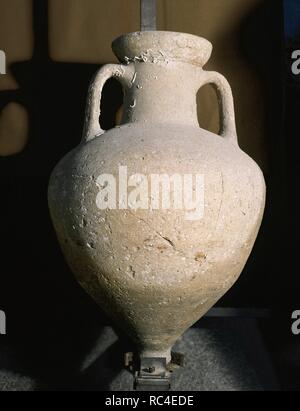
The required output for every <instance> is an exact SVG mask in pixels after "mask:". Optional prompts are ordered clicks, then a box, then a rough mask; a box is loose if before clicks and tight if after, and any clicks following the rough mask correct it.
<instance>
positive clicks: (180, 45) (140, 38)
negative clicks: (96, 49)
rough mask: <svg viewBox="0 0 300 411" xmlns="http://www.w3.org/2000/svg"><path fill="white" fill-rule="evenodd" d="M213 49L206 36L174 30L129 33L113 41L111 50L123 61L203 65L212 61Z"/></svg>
mask: <svg viewBox="0 0 300 411" xmlns="http://www.w3.org/2000/svg"><path fill="white" fill-rule="evenodd" d="M212 48H213V47H212V44H211V43H210V42H209V41H208V40H206V39H205V38H203V37H199V36H195V35H193V34H187V33H177V32H171V31H142V32H134V33H128V34H124V35H122V36H120V37H118V38H117V39H116V40H114V41H113V43H112V49H113V51H114V53H115V55H116V56H117V57H118V59H119V60H120V61H121V62H122V63H128V62H131V61H141V62H150V63H156V62H168V61H181V62H185V63H190V64H195V65H197V66H200V67H203V66H204V65H205V64H206V63H207V61H208V60H209V58H210V56H211V53H212Z"/></svg>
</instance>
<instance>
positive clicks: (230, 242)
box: [49, 32, 265, 356]
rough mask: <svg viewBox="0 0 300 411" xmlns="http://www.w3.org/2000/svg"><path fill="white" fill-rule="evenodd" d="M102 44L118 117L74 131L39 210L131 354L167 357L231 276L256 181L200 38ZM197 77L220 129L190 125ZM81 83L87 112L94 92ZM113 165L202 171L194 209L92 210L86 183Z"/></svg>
mask: <svg viewBox="0 0 300 411" xmlns="http://www.w3.org/2000/svg"><path fill="white" fill-rule="evenodd" d="M150 46H151V53H150V52H149V49H150ZM171 46H172V47H171ZM114 50H116V54H117V55H118V57H119V59H120V60H121V61H123V62H126V64H125V65H119V66H116V68H115V70H114V71H112V75H115V76H116V77H117V78H119V79H120V80H121V81H122V83H123V85H124V92H125V98H124V101H125V110H124V118H123V122H122V125H121V126H119V127H116V128H114V129H113V130H110V131H107V132H105V133H102V134H101V130H100V132H99V133H98V134H99V135H98V136H95V137H94V138H91V136H89V137H88V138H85V137H84V139H83V142H82V144H80V145H79V146H78V147H76V148H75V149H74V150H73V151H72V152H70V153H69V154H68V155H67V156H66V157H65V158H64V159H63V160H62V161H61V162H60V163H59V164H58V166H57V167H56V169H55V170H54V172H53V175H52V178H51V182H50V187H49V205H50V211H51V215H52V219H53V222H54V225H55V228H56V231H57V234H58V238H59V241H60V244H61V246H62V249H63V251H64V253H65V256H66V258H67V261H68V263H69V265H70V267H71V269H72V270H73V272H74V273H75V274H76V276H77V279H78V281H79V282H80V284H81V285H82V286H83V287H84V288H85V289H86V290H87V292H88V293H89V294H90V295H91V296H92V297H93V298H94V299H95V300H96V301H97V302H98V303H99V305H100V306H101V307H102V308H103V309H104V310H105V311H106V312H107V313H108V314H109V315H110V316H111V317H112V318H113V320H114V321H115V322H116V323H117V324H118V325H119V326H120V327H122V328H123V329H124V330H125V331H126V332H127V333H128V334H129V335H130V336H131V337H132V339H133V340H134V341H135V342H136V344H137V346H138V347H139V349H140V351H141V352H142V353H143V355H167V356H168V353H169V350H170V348H171V347H172V345H173V344H174V343H175V341H176V340H177V338H178V337H179V336H180V335H181V334H182V333H183V332H184V331H185V330H186V329H187V328H188V327H190V326H191V325H192V324H193V323H194V322H195V321H197V320H198V319H199V318H200V317H201V316H202V315H203V314H204V313H205V312H206V311H207V310H208V309H209V308H210V307H211V306H213V305H214V304H215V303H216V301H217V300H218V299H219V298H220V297H221V296H222V295H223V294H224V293H225V292H226V291H227V290H228V289H229V288H230V287H231V286H232V285H233V284H234V282H235V281H236V280H237V278H238V276H239V275H240V273H241V271H242V269H243V267H244V265H245V263H246V261H247V259H248V257H249V254H250V252H251V249H252V247H253V244H254V241H255V239H256V236H257V232H258V229H259V226H260V223H261V220H262V216H263V210H264V204H265V183H264V179H263V176H262V173H261V171H260V169H259V168H258V166H257V165H256V163H255V162H254V161H253V160H252V159H251V158H249V157H248V156H247V155H246V154H245V153H243V152H242V151H241V150H240V148H239V147H238V144H237V140H236V135H235V127H234V111H233V103H232V96H231V90H230V87H229V86H228V83H227V82H226V80H225V79H224V78H223V77H222V76H220V75H218V74H217V73H208V72H206V71H204V70H203V69H202V68H201V66H202V65H203V64H204V63H205V62H206V60H207V58H209V56H210V53H211V45H210V43H209V42H207V41H206V40H204V39H201V38H197V37H196V36H191V35H184V34H181V33H180V34H178V33H163V34H162V33H160V32H153V33H150V34H149V33H147V32H145V33H133V34H129V35H125V36H123V37H121V38H120V39H118V40H117V41H116V42H115V43H114ZM160 52H161V53H160ZM197 53H198V54H197ZM149 55H151V56H157V55H160V56H161V58H148V57H149ZM141 56H144V57H145V56H146V57H145V58H141ZM147 56H148V57H147ZM195 62H197V63H195ZM116 73H117V74H116ZM101 76H105V79H106V78H107V77H108V76H107V72H105V71H102V72H100V73H99V74H98V80H99V78H100V79H101ZM121 77H122V78H121ZM207 82H210V83H213V84H215V86H216V89H217V92H218V96H219V98H220V103H221V106H222V107H221V108H222V110H221V113H222V119H221V120H222V125H223V132H222V136H218V135H214V134H212V133H210V132H208V131H206V130H203V129H200V128H199V125H198V122H197V113H196V93H197V90H198V89H199V88H200V87H201V86H202V85H203V84H206V83H207ZM100 83H101V82H100ZM100 83H99V84H100ZM95 84H96V83H95ZM91 90H92V91H93V92H92V93H91V94H90V98H89V102H88V112H87V121H91V118H93V116H92V115H91V113H90V112H89V110H91V107H95V106H97V104H95V101H94V99H95V95H96V93H97V91H98V94H99V96H100V92H101V90H97V89H96V88H95V86H92V88H91ZM99 96H98V98H99ZM96 103H97V102H96ZM98 107H99V105H98ZM94 119H95V116H94ZM249 121H250V120H249ZM85 129H86V130H94V129H95V125H92V126H91V125H89V124H88V125H87V127H86V128H85ZM86 140H89V141H86ZM119 166H127V168H128V176H130V175H133V174H135V173H142V174H144V175H146V176H150V174H167V175H169V176H172V175H174V174H181V175H183V174H194V175H195V174H203V175H204V179H205V180H204V181H205V188H204V196H205V197H204V198H205V208H204V217H203V218H202V219H200V220H195V221H188V220H187V219H186V218H185V213H186V210H184V209H183V210H174V209H169V210H161V209H160V210H142V209H139V210H133V209H124V210H119V209H117V210H100V209H99V208H98V207H97V205H96V198H97V194H98V193H99V185H97V182H96V180H97V178H98V176H99V175H101V174H104V173H108V174H113V175H114V176H115V177H116V179H118V173H119Z"/></svg>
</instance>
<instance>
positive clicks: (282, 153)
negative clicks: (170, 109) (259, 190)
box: [0, 0, 300, 389]
mask: <svg viewBox="0 0 300 411" xmlns="http://www.w3.org/2000/svg"><path fill="white" fill-rule="evenodd" d="M284 6H285V8H284ZM34 38H35V48H34V55H33V57H32V59H31V60H30V61H24V62H19V63H15V64H13V66H12V67H11V70H12V73H13V75H14V76H15V78H16V79H17V81H18V83H19V85H20V88H19V90H17V91H7V92H6V91H1V92H0V110H1V109H2V108H3V107H4V106H5V105H6V104H7V102H9V101H11V100H13V101H18V102H20V103H22V104H23V105H25V106H26V107H27V109H28V111H29V121H30V122H29V125H30V138H29V143H28V145H27V146H26V148H25V150H24V151H23V152H21V153H20V154H18V155H15V156H10V157H2V158H0V190H1V197H0V198H1V202H0V215H1V242H2V244H1V282H0V309H2V310H4V311H5V312H6V315H7V319H8V323H7V327H8V329H7V332H8V334H7V336H0V349H1V346H3V347H4V346H5V347H9V348H10V349H11V350H12V351H13V355H14V358H15V359H16V361H15V362H14V364H17V365H15V366H14V367H15V368H16V369H17V370H18V371H20V370H23V371H24V372H29V373H31V374H33V375H36V376H38V377H39V378H40V379H41V380H42V381H46V382H47V384H51V382H52V381H53V380H55V385H56V386H59V385H60V382H61V384H65V381H66V380H70V379H72V378H73V376H74V375H76V373H77V371H78V366H79V364H80V362H81V360H82V358H83V356H84V354H85V353H86V351H87V350H88V349H89V348H90V347H92V345H93V343H94V341H95V339H96V338H97V336H98V334H99V330H100V329H101V326H102V325H103V324H110V321H109V320H108V319H107V318H106V317H105V316H104V315H103V314H101V312H100V310H99V308H98V307H97V306H96V305H95V304H94V303H93V301H92V300H91V299H90V298H89V297H88V296H87V295H86V294H85V292H84V291H83V290H81V288H80V287H79V285H78V284H77V283H76V282H75V280H74V278H73V275H72V273H71V272H70V270H69V268H68V267H67V265H66V263H65V261H64V258H63V256H62V254H61V251H60V249H59V246H58V243H57V240H56V237H55V233H54V230H53V228H52V225H51V221H50V218H49V212H48V206H47V185H48V181H49V176H50V173H51V171H52V169H53V168H54V166H55V164H56V163H57V162H58V160H59V159H60V158H61V157H62V156H63V155H64V154H65V153H66V152H68V151H69V150H70V149H71V148H73V147H74V146H75V145H76V144H77V143H79V141H80V138H81V130H82V125H83V115H84V109H85V97H86V90H87V88H88V84H89V81H90V79H91V77H92V75H93V73H94V72H95V71H96V70H97V69H98V67H99V66H98V65H92V64H75V63H74V64H72V63H56V62H54V61H52V60H51V59H50V57H49V53H48V18H47V5H46V2H44V1H35V2H34ZM241 47H242V48H244V49H245V50H247V52H248V54H249V59H251V61H252V63H253V64H255V65H256V67H257V69H258V70H259V71H260V73H261V75H262V78H263V79H264V82H265V87H266V90H267V97H266V103H267V108H268V111H267V116H268V119H267V125H268V128H267V147H268V152H269V153H268V154H269V162H270V170H269V172H268V175H266V176H265V177H266V181H267V187H268V197H267V207H266V213H265V217H264V222H263V225H262V229H261V231H260V234H259V237H258V240H257V242H256V245H255V248H254V251H253V253H252V255H251V257H250V259H249V261H248V263H247V266H246V268H245V270H244V273H243V275H242V276H241V278H240V280H239V281H238V283H237V284H236V285H235V286H234V287H233V288H232V290H230V292H229V293H228V294H227V295H226V296H225V297H224V298H223V299H222V300H221V301H219V303H218V306H220V307H235V308H237V309H238V310H237V311H236V313H235V315H236V316H240V317H242V316H243V315H244V314H243V313H244V311H242V310H241V309H242V308H251V309H257V311H253V313H254V314H253V316H254V317H256V316H257V317H264V318H258V320H257V321H258V324H259V329H260V331H261V333H262V335H263V338H264V341H265V344H266V347H267V350H268V352H269V353H270V354H271V356H272V358H273V361H274V364H275V369H276V372H277V376H278V378H279V380H280V384H281V387H282V388H283V389H289V388H296V389H298V388H300V378H299V370H300V348H299V346H300V339H299V337H296V336H292V334H291V324H292V320H291V314H292V312H293V311H294V310H297V309H300V301H299V293H300V276H299V270H298V255H299V251H298V243H299V241H298V238H297V237H298V236H297V234H298V231H299V218H298V210H299V200H298V198H299V196H298V192H297V191H298V186H299V185H298V176H299V169H298V168H299V150H298V146H299V120H298V117H299V102H300V76H295V75H292V74H291V64H292V60H291V53H292V51H293V50H295V49H300V8H299V5H298V1H297V0H294V1H292V0H289V1H286V2H284V4H283V3H282V2H281V1H266V2H265V5H264V7H262V8H260V9H259V10H257V11H256V13H255V14H254V15H253V16H250V17H249V21H248V22H247V25H246V26H245V30H244V32H243V33H242V35H241ZM79 78H80V85H78V79H79ZM74 85H75V86H74ZM76 85H77V86H76ZM121 104H122V91H121V88H120V86H119V85H118V84H117V83H116V82H114V81H112V80H111V81H109V82H108V83H107V85H106V86H105V89H104V96H103V108H104V109H103V111H102V112H103V115H102V124H103V127H104V128H105V129H109V128H111V127H113V126H114V122H115V114H116V111H117V109H118V108H119V107H120V106H121ZM66 107H68V110H67V111H66V109H65V108H66ZM293 234H294V235H293ZM260 309H264V310H263V311H260ZM265 309H267V311H265ZM255 313H257V314H255ZM198 325H199V324H198ZM200 325H201V323H200ZM196 326H197V325H196ZM70 347H71V348H70ZM58 370H59V373H58Z"/></svg>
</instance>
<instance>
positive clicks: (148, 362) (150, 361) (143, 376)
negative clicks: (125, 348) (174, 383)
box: [125, 352, 184, 391]
mask: <svg viewBox="0 0 300 411" xmlns="http://www.w3.org/2000/svg"><path fill="white" fill-rule="evenodd" d="M135 359H138V360H137V361H135ZM183 363H184V356H183V355H182V354H180V353H174V352H172V354H171V362H170V363H168V364H167V360H166V358H158V357H155V358H154V357H152V358H148V357H139V356H138V355H134V354H133V353H132V352H130V353H126V354H125V366H126V367H127V368H128V369H129V370H130V371H131V372H133V374H134V377H135V380H134V389H135V390H137V391H169V389H170V388H171V382H170V378H171V374H172V372H174V371H175V370H176V369H178V368H179V367H183Z"/></svg>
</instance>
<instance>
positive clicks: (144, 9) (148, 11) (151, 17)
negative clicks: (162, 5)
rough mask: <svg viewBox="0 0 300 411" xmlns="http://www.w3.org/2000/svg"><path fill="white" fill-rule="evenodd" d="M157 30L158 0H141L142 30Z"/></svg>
mask: <svg viewBox="0 0 300 411" xmlns="http://www.w3.org/2000/svg"><path fill="white" fill-rule="evenodd" d="M153 30H156V0H141V31H153Z"/></svg>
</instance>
